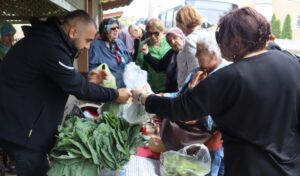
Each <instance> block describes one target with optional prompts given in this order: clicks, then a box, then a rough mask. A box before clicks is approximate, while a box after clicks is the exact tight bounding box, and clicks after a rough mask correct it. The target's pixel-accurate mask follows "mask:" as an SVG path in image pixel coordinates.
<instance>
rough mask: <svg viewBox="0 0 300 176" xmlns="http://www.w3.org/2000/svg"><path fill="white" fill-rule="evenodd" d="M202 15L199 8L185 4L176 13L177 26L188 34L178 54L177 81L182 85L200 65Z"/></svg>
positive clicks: (179, 85)
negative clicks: (199, 36) (198, 47)
mask: <svg viewBox="0 0 300 176" xmlns="http://www.w3.org/2000/svg"><path fill="white" fill-rule="evenodd" d="M201 21H202V17H201V15H200V13H199V12H198V10H197V9H196V8H194V7H192V6H184V7H182V8H181V9H179V10H178V12H177V14H176V26H177V27H179V28H180V29H181V30H182V31H183V33H184V34H185V35H186V44H185V46H184V48H183V49H182V51H181V52H179V53H178V55H177V67H178V73H177V83H178V88H179V87H181V86H182V84H183V83H184V80H185V78H186V77H187V75H188V74H189V73H191V71H192V70H193V69H194V68H195V67H198V62H197V58H196V56H195V54H196V41H197V36H198V35H199V32H200V25H201Z"/></svg>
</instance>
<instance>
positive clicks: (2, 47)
mask: <svg viewBox="0 0 300 176" xmlns="http://www.w3.org/2000/svg"><path fill="white" fill-rule="evenodd" d="M15 33H16V29H15V28H14V27H13V25H11V24H10V23H8V22H2V23H0V62H1V61H3V58H4V56H5V55H6V53H7V52H8V50H9V49H10V47H11V46H12V45H13V42H14V35H15Z"/></svg>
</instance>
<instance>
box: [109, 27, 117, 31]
mask: <svg viewBox="0 0 300 176" xmlns="http://www.w3.org/2000/svg"><path fill="white" fill-rule="evenodd" d="M117 29H118V30H119V26H116V27H111V28H110V30H111V31H115V30H117Z"/></svg>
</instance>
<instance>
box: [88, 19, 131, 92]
mask: <svg viewBox="0 0 300 176" xmlns="http://www.w3.org/2000/svg"><path fill="white" fill-rule="evenodd" d="M118 33H119V22H118V20H116V19H114V18H108V19H104V20H103V21H102V22H101V24H100V26H99V35H100V38H98V39H96V40H94V41H93V43H92V44H91V47H90V49H89V71H91V70H93V69H94V68H96V67H98V66H99V65H101V64H103V63H105V64H107V65H108V67H109V69H110V71H111V73H112V74H113V75H114V77H115V78H116V83H117V88H122V87H125V84H124V81H123V73H124V69H125V65H126V64H128V63H129V61H131V57H130V54H129V52H128V50H127V48H126V46H125V45H124V43H123V42H122V41H121V40H120V39H118V38H117V37H118Z"/></svg>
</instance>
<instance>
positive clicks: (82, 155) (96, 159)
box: [48, 112, 144, 176]
mask: <svg viewBox="0 0 300 176" xmlns="http://www.w3.org/2000/svg"><path fill="white" fill-rule="evenodd" d="M58 131H59V134H58V139H57V143H56V145H55V147H54V148H53V149H52V151H51V154H50V156H51V158H52V160H53V164H52V167H51V168H50V170H49V171H48V175H49V176H82V175H88V176H98V175H99V173H100V171H101V170H105V169H108V170H119V169H121V168H122V167H123V166H124V165H125V164H126V163H127V162H128V161H129V159H130V155H131V154H134V153H135V151H136V148H137V146H140V145H143V143H144V140H143V137H142V135H141V134H140V126H139V125H130V124H129V123H128V122H126V121H125V120H124V119H121V118H119V117H117V116H115V115H113V114H111V113H108V112H104V113H103V114H102V117H101V119H100V121H99V122H96V121H93V120H87V119H83V118H78V117H71V118H69V119H68V120H67V121H66V122H65V123H64V125H63V126H62V127H60V128H59V130H58Z"/></svg>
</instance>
